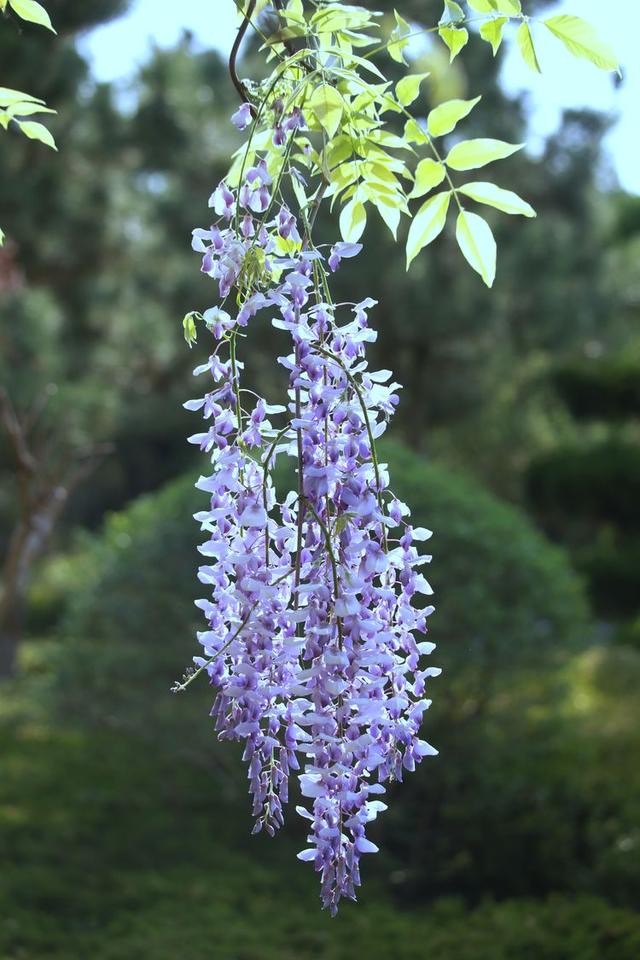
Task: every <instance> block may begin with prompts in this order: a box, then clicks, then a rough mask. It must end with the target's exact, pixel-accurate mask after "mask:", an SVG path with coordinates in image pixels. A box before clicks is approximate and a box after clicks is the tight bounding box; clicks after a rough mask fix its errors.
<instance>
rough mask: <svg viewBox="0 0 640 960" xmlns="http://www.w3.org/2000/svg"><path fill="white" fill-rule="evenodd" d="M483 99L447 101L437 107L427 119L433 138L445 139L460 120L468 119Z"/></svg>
mask: <svg viewBox="0 0 640 960" xmlns="http://www.w3.org/2000/svg"><path fill="white" fill-rule="evenodd" d="M481 99H482V98H481V97H476V98H475V99H474V100H447V101H446V103H441V104H440V105H439V106H437V107H435V108H434V109H433V110H432V111H431V113H430V114H429V116H428V118H427V127H428V129H429V133H430V134H431V136H432V137H444V136H445V135H446V134H447V133H451V132H452V131H453V130H455V128H456V126H457V125H458V123H459V122H460V120H462V119H464V117H467V116H468V115H469V114H470V113H471V111H472V110H473V108H474V107H475V106H476V104H477V103H479V102H480V100H481Z"/></svg>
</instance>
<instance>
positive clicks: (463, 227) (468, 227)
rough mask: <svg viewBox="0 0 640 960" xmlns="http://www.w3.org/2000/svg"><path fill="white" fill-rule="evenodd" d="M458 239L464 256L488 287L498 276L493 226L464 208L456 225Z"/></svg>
mask: <svg viewBox="0 0 640 960" xmlns="http://www.w3.org/2000/svg"><path fill="white" fill-rule="evenodd" d="M456 239H457V241H458V246H459V247H460V249H461V251H462V254H463V256H464V257H465V259H466V260H467V261H468V262H469V263H470V264H471V266H472V267H473V269H474V270H475V271H476V272H477V273H479V274H480V276H481V277H482V279H483V280H484V282H485V283H486V285H487V286H488V287H492V286H493V281H494V280H495V278H496V259H497V248H496V241H495V238H494V236H493V234H492V232H491V227H490V226H489V224H488V223H487V221H486V220H483V219H482V217H479V216H478V214H477V213H469V212H468V211H467V210H462V211H461V212H460V215H459V216H458V222H457V225H456Z"/></svg>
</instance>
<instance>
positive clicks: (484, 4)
mask: <svg viewBox="0 0 640 960" xmlns="http://www.w3.org/2000/svg"><path fill="white" fill-rule="evenodd" d="M468 3H469V6H470V7H471V9H472V10H477V11H478V13H493V10H494V9H495V8H494V6H493V4H492V3H491V0H468Z"/></svg>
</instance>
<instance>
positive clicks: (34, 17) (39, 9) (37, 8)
mask: <svg viewBox="0 0 640 960" xmlns="http://www.w3.org/2000/svg"><path fill="white" fill-rule="evenodd" d="M9 6H10V7H11V9H12V10H13V11H14V13H17V14H18V16H19V17H22V19H23V20H28V21H29V22H30V23H38V24H39V25H40V26H41V27H46V28H47V30H51V32H52V33H55V30H54V29H53V24H52V23H51V19H50V17H49V14H48V13H47V11H46V10H45V8H44V7H43V6H42V4H41V3H36V0H9Z"/></svg>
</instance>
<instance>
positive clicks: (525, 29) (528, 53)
mask: <svg viewBox="0 0 640 960" xmlns="http://www.w3.org/2000/svg"><path fill="white" fill-rule="evenodd" d="M516 40H517V41H518V46H519V47H520V53H521V54H522V59H523V60H524V62H525V63H526V65H527V66H528V67H531V69H532V70H535V72H536V73H542V70H541V69H540V63H539V61H538V54H537V53H536V48H535V46H534V44H533V36H532V34H531V30H530V29H529V24H528V23H526V21H525V22H523V23H522V24H520V26H519V27H518V32H517V33H516Z"/></svg>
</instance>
